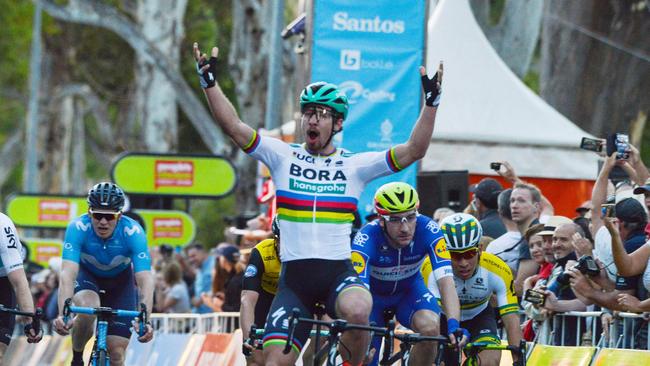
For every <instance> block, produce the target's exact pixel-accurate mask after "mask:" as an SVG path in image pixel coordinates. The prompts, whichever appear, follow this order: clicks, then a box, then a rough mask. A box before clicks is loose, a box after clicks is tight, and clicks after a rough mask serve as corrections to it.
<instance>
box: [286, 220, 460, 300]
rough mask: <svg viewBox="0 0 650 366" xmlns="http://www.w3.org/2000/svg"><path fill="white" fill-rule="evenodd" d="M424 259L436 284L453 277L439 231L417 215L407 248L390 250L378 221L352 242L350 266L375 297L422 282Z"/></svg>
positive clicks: (359, 233)
mask: <svg viewBox="0 0 650 366" xmlns="http://www.w3.org/2000/svg"><path fill="white" fill-rule="evenodd" d="M282 235H283V238H284V233H282ZM427 257H429V258H432V259H433V263H435V264H434V266H433V276H434V277H435V279H436V280H439V279H441V278H443V277H448V276H452V275H453V272H452V269H451V261H450V260H449V252H448V251H447V246H446V243H445V239H444V237H443V235H442V233H441V232H440V227H438V224H436V223H435V222H434V221H433V220H431V219H430V218H428V217H426V216H423V215H418V218H417V223H416V228H415V234H414V236H413V240H412V241H411V243H410V244H409V245H408V246H407V247H404V248H401V249H395V248H393V247H391V246H389V245H388V242H387V239H386V236H385V234H384V231H383V229H382V228H381V226H380V225H379V221H377V220H375V221H372V222H370V223H368V224H366V225H365V226H364V227H362V228H361V230H360V231H359V232H358V233H357V235H356V236H355V237H354V240H353V242H352V264H353V265H354V268H355V269H356V270H357V273H358V274H359V277H360V278H361V279H362V280H363V281H364V282H365V283H366V284H368V285H369V286H370V291H371V292H372V293H373V294H377V295H392V294H395V293H398V292H401V291H405V290H408V289H409V288H410V287H411V286H412V285H413V284H414V283H415V282H416V281H422V278H421V277H420V267H421V266H422V262H424V259H425V258H427Z"/></svg>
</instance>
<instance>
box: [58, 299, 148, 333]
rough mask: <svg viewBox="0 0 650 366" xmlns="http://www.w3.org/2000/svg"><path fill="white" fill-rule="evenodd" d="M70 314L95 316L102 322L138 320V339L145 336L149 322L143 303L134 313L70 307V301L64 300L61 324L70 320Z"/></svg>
mask: <svg viewBox="0 0 650 366" xmlns="http://www.w3.org/2000/svg"><path fill="white" fill-rule="evenodd" d="M72 313H76V314H87V315H95V316H97V317H98V318H100V319H104V320H107V319H109V318H112V317H126V318H138V324H139V327H138V328H139V329H138V336H139V337H142V336H144V335H145V334H146V332H147V330H146V326H147V323H148V321H149V319H148V317H147V305H145V304H144V303H140V311H135V310H122V309H112V308H109V307H103V306H100V307H98V308H90V307H85V306H74V305H72V299H70V298H68V299H66V300H65V304H64V306H63V322H65V323H67V322H68V320H70V315H71V314H72Z"/></svg>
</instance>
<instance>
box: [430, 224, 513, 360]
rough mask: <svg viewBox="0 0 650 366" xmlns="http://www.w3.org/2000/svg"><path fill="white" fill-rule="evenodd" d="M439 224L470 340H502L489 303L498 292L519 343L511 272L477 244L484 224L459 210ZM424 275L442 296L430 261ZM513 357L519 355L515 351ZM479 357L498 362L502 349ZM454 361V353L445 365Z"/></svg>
mask: <svg viewBox="0 0 650 366" xmlns="http://www.w3.org/2000/svg"><path fill="white" fill-rule="evenodd" d="M440 228H441V230H442V233H443V235H444V236H445V240H446V241H447V250H448V251H449V254H450V255H451V265H452V268H453V270H454V282H455V284H456V292H457V293H458V299H459V300H460V308H461V314H460V318H461V321H460V326H461V327H463V328H465V329H467V330H469V332H470V334H471V336H472V338H471V342H490V343H495V344H499V343H500V342H501V340H500V338H499V336H498V333H497V323H496V315H495V313H494V309H493V308H492V306H490V298H491V297H492V295H495V296H496V299H497V306H498V308H497V309H498V311H499V315H500V316H501V319H503V323H504V325H505V328H506V331H507V333H508V344H511V345H519V341H520V340H521V338H522V334H521V328H520V327H519V314H518V310H519V304H518V302H517V297H516V295H515V291H514V279H513V277H512V272H511V271H510V268H509V267H508V265H507V264H505V262H503V260H501V259H500V258H499V257H497V256H495V255H493V254H490V253H485V252H482V251H481V249H480V248H479V247H478V243H479V241H480V240H481V236H483V230H482V229H481V224H480V223H479V222H478V220H477V219H476V218H474V217H473V216H471V215H468V214H461V213H458V214H454V215H451V216H448V217H446V218H445V219H444V220H442V222H441V223H440ZM422 276H423V277H424V281H425V283H426V284H427V287H428V288H429V290H430V291H431V292H432V293H433V294H434V296H436V297H438V298H440V291H439V290H438V286H437V284H436V281H435V280H432V277H431V276H432V273H431V263H430V262H426V261H425V263H424V264H423V265H422ZM442 332H443V331H442V330H441V333H442ZM442 334H445V333H442ZM513 357H516V355H514V354H513ZM479 358H480V361H481V362H480V364H481V365H483V366H488V365H498V364H499V362H500V360H501V351H482V352H480V353H479ZM519 362H522V360H517V359H515V364H519ZM454 364H455V363H454V360H453V357H446V360H445V365H447V366H451V365H454Z"/></svg>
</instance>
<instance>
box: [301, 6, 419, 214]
mask: <svg viewBox="0 0 650 366" xmlns="http://www.w3.org/2000/svg"><path fill="white" fill-rule="evenodd" d="M425 10H426V6H425V2H424V0H374V1H350V0H315V1H314V33H313V48H312V65H311V73H312V74H311V80H312V81H319V80H323V81H327V82H330V83H334V84H337V85H338V86H339V88H340V89H341V90H342V91H344V92H345V94H346V95H347V96H348V99H349V101H350V112H349V114H348V118H347V120H346V121H345V122H344V124H343V132H341V133H339V134H337V135H336V136H335V137H334V142H335V144H337V146H341V147H343V148H345V149H348V150H350V151H352V152H363V151H382V150H385V149H388V148H390V147H392V146H395V145H397V144H400V143H403V142H405V141H406V140H408V137H409V135H410V134H411V130H412V128H413V125H414V124H415V121H416V120H417V118H418V116H419V113H420V98H421V83H420V74H419V72H418V67H419V66H420V65H423V50H422V48H423V45H424V32H425ZM416 173H417V168H416V164H413V165H412V166H410V167H409V168H407V169H405V170H404V171H402V172H400V173H398V174H394V175H391V176H388V177H385V178H381V179H377V180H375V181H373V182H372V183H370V184H369V185H368V186H367V187H366V190H365V191H364V193H363V194H362V196H361V199H360V201H359V213H360V215H361V217H362V218H363V217H364V216H366V215H367V214H369V213H370V212H371V211H372V199H373V195H374V192H375V191H376V189H377V188H379V186H381V185H382V184H384V183H387V182H392V181H402V182H407V183H410V184H412V185H413V186H415V181H416Z"/></svg>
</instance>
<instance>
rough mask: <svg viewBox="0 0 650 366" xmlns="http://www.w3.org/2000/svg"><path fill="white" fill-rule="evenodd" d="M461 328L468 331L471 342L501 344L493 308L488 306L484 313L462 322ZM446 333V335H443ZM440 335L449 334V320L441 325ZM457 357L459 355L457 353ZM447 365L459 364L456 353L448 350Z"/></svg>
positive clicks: (446, 353) (445, 358)
mask: <svg viewBox="0 0 650 366" xmlns="http://www.w3.org/2000/svg"><path fill="white" fill-rule="evenodd" d="M460 327H461V328H465V329H467V331H468V332H469V334H470V339H469V342H485V343H492V344H501V338H500V337H499V333H498V332H497V319H496V315H495V312H494V309H493V308H492V306H490V305H488V306H487V307H486V308H485V309H483V311H481V312H480V313H478V314H477V315H476V316H475V317H473V318H472V319H469V320H465V321H462V322H460ZM443 332H444V333H443ZM440 334H447V320H446V318H445V320H444V321H443V322H441V324H440ZM456 355H457V353H456ZM444 360H445V365H456V364H458V362H457V359H456V358H455V357H454V353H453V352H450V350H447V352H445V355H444Z"/></svg>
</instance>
